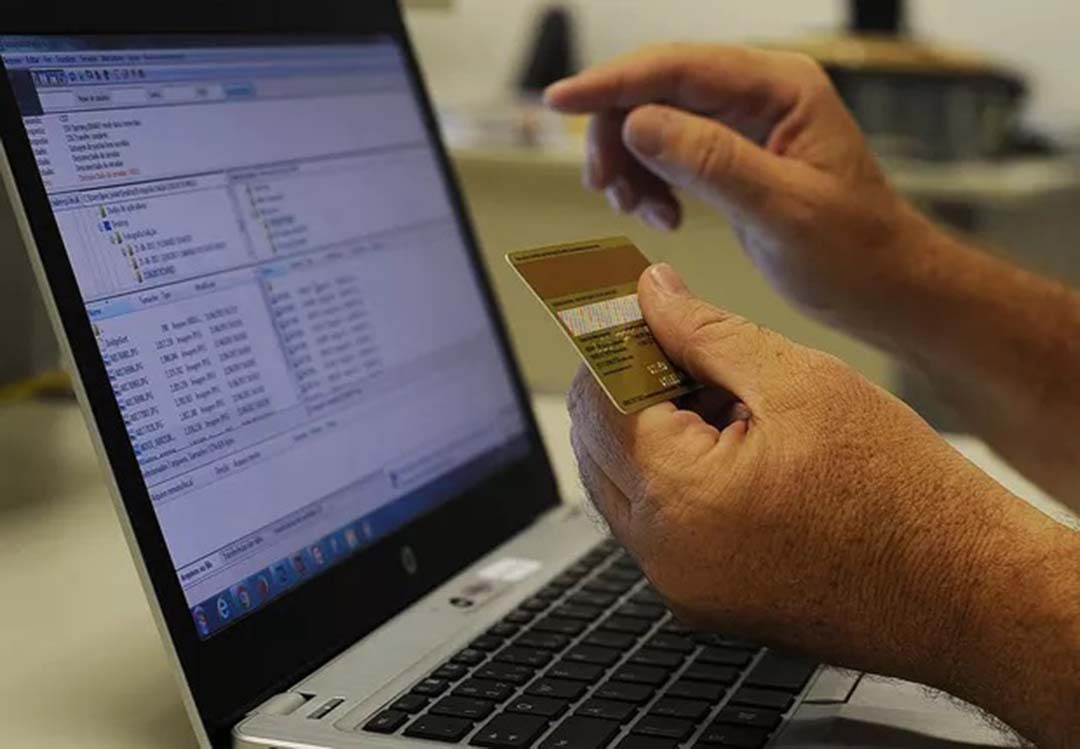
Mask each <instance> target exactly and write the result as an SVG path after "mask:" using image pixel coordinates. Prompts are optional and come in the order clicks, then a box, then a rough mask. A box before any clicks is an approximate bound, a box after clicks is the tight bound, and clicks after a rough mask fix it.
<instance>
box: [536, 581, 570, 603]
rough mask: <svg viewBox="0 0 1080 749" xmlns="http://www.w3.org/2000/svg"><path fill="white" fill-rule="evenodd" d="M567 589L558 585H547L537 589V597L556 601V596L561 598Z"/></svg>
mask: <svg viewBox="0 0 1080 749" xmlns="http://www.w3.org/2000/svg"><path fill="white" fill-rule="evenodd" d="M564 590H565V589H564V588H561V587H559V586H558V585H545V586H544V587H543V588H541V589H540V590H538V591H536V597H537V598H542V599H543V600H545V601H554V600H555V599H556V598H561V597H562V594H563V591H564Z"/></svg>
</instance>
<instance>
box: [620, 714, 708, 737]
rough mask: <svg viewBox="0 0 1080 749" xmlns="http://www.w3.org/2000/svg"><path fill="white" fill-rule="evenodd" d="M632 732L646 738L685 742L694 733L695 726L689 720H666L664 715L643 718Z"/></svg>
mask: <svg viewBox="0 0 1080 749" xmlns="http://www.w3.org/2000/svg"><path fill="white" fill-rule="evenodd" d="M630 730H631V732H633V733H637V734H644V735H646V736H659V737H660V738H664V739H673V740H674V741H685V740H686V738H687V737H688V736H689V735H690V734H692V733H693V732H694V724H693V723H691V722H690V721H688V720H679V719H678V718H665V717H664V716H662V715H646V716H644V717H642V719H641V720H639V721H638V722H637V723H635V724H634V727H633V728H631V729H630Z"/></svg>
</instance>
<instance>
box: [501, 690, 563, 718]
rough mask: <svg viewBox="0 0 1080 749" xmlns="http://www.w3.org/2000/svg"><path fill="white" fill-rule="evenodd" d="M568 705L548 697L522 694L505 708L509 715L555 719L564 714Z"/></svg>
mask: <svg viewBox="0 0 1080 749" xmlns="http://www.w3.org/2000/svg"><path fill="white" fill-rule="evenodd" d="M569 705H570V703H569V702H568V701H566V700H556V699H553V698H550V697H536V696H534V695H531V694H523V695H522V696H520V697H518V698H517V699H516V700H510V704H509V705H507V706H506V711H507V712H509V713H522V714H523V715H536V716H539V717H541V718H548V719H551V718H557V717H559V716H560V715H562V714H563V713H564V712H566V708H567V707H568V706H569Z"/></svg>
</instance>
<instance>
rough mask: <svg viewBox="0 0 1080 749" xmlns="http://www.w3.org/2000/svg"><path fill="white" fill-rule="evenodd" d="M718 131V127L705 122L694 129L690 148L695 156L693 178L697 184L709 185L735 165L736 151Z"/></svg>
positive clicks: (729, 171)
mask: <svg viewBox="0 0 1080 749" xmlns="http://www.w3.org/2000/svg"><path fill="white" fill-rule="evenodd" d="M718 130H719V127H718V126H716V125H710V124H707V123H705V122H701V123H699V124H698V125H697V126H696V128H695V131H696V132H695V133H694V135H693V138H692V145H691V148H692V149H693V152H694V154H695V159H694V162H693V163H694V175H693V176H694V179H695V180H696V181H697V182H698V183H709V182H712V181H713V180H716V179H717V178H719V177H722V176H723V175H725V174H729V173H731V171H732V169H733V167H734V165H735V163H734V160H735V158H737V157H736V151H737V149H735V148H733V147H732V141H731V140H730V139H727V138H722V137H721V136H720V133H719V131H718Z"/></svg>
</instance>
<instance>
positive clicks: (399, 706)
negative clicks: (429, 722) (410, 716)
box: [390, 694, 429, 713]
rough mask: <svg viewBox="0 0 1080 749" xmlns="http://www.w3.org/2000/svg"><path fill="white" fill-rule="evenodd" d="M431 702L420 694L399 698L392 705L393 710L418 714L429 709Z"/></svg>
mask: <svg viewBox="0 0 1080 749" xmlns="http://www.w3.org/2000/svg"><path fill="white" fill-rule="evenodd" d="M428 702H429V700H428V698H427V697H424V696H423V695H420V694H406V695H402V696H401V697H398V698H397V699H396V700H394V702H393V704H391V705H390V709H391V710H399V711H401V712H403V713H418V712H420V711H421V710H423V709H424V708H425V707H427V704H428Z"/></svg>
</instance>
